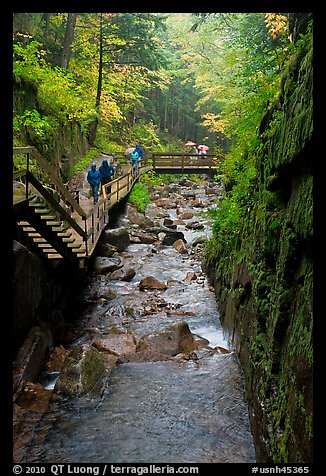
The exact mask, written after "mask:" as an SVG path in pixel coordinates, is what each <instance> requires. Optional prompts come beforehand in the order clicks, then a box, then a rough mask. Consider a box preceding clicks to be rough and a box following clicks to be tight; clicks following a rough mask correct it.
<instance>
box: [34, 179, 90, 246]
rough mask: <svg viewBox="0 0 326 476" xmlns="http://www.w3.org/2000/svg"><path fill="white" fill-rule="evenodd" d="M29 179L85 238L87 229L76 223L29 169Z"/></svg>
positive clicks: (62, 216)
mask: <svg viewBox="0 0 326 476" xmlns="http://www.w3.org/2000/svg"><path fill="white" fill-rule="evenodd" d="M26 175H27V178H28V180H29V181H30V183H31V184H32V185H33V186H34V187H35V188H36V190H38V191H39V192H40V193H41V195H42V196H43V197H44V198H45V200H46V201H47V202H48V203H49V204H50V205H51V206H52V207H53V208H54V210H56V211H57V212H58V213H59V215H60V217H61V218H62V219H63V220H65V221H67V222H68V223H69V225H70V226H71V227H72V228H73V229H74V230H75V231H76V232H77V233H78V234H79V235H80V236H81V237H82V238H84V237H85V236H86V233H85V231H84V230H83V229H82V228H81V227H80V226H79V225H78V224H77V223H76V221H75V220H74V219H73V218H71V216H70V215H69V213H67V212H66V210H65V209H64V208H63V207H62V206H61V205H60V203H58V202H57V201H56V199H55V198H53V196H52V195H51V193H50V192H48V191H47V190H46V188H45V187H43V185H42V184H41V183H40V182H39V181H38V180H37V178H36V177H35V176H34V175H33V174H32V172H30V171H27V173H26Z"/></svg>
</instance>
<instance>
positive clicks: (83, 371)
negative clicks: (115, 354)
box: [55, 344, 105, 397]
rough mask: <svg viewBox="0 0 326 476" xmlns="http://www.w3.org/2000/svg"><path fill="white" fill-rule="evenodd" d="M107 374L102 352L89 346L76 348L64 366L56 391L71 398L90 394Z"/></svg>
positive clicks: (70, 353) (81, 345)
mask: <svg viewBox="0 0 326 476" xmlns="http://www.w3.org/2000/svg"><path fill="white" fill-rule="evenodd" d="M104 373H105V365H104V362H103V360H102V357H101V354H100V352H98V351H97V350H96V349H95V347H93V346H92V345H89V344H80V345H78V346H76V347H74V348H73V349H72V350H71V351H70V352H69V354H68V355H67V358H66V360H65V362H64V364H63V367H62V369H61V373H60V375H59V378H58V380H57V382H56V384H55V390H56V391H58V392H60V393H62V394H64V395H67V396H69V397H78V396H81V395H84V394H86V393H88V392H90V391H91V390H92V389H93V388H94V387H95V386H96V384H97V383H98V382H99V381H100V379H101V377H102V376H103V375H104Z"/></svg>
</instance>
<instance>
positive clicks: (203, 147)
mask: <svg viewBox="0 0 326 476" xmlns="http://www.w3.org/2000/svg"><path fill="white" fill-rule="evenodd" d="M197 149H201V150H208V149H209V147H207V145H204V144H200V145H199V146H198V147H197Z"/></svg>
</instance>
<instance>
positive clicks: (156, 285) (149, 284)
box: [139, 276, 167, 291]
mask: <svg viewBox="0 0 326 476" xmlns="http://www.w3.org/2000/svg"><path fill="white" fill-rule="evenodd" d="M139 289H140V291H145V290H146V289H161V290H165V289H167V285H166V284H164V283H161V281H159V280H158V279H156V278H154V276H147V277H146V278H144V279H142V280H141V281H140V283H139Z"/></svg>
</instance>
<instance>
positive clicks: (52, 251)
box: [40, 247, 58, 255]
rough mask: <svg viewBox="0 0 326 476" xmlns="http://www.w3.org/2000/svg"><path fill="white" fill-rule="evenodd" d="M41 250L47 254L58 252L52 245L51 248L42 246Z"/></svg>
mask: <svg viewBox="0 0 326 476" xmlns="http://www.w3.org/2000/svg"><path fill="white" fill-rule="evenodd" d="M40 250H42V251H43V253H44V254H46V255H47V254H54V253H55V254H56V253H58V252H57V250H55V249H54V248H52V247H51V248H40Z"/></svg>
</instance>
